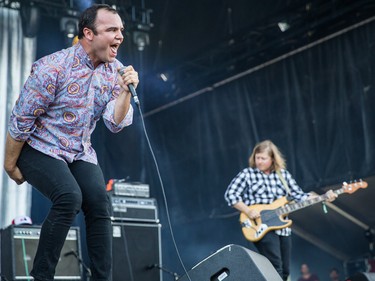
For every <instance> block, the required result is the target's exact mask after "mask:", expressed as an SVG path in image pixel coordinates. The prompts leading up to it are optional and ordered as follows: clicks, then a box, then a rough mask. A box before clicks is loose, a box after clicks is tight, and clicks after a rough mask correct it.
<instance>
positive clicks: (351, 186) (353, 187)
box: [342, 180, 368, 194]
mask: <svg viewBox="0 0 375 281" xmlns="http://www.w3.org/2000/svg"><path fill="white" fill-rule="evenodd" d="M367 186H368V184H367V182H365V181H362V180H359V181H354V182H352V183H346V182H344V183H343V184H342V190H343V192H345V193H349V194H352V193H354V192H356V191H357V190H358V189H359V188H366V187H367Z"/></svg>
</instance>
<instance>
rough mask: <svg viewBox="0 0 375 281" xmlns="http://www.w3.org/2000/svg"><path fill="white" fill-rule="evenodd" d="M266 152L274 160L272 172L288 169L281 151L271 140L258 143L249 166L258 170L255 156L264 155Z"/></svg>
mask: <svg viewBox="0 0 375 281" xmlns="http://www.w3.org/2000/svg"><path fill="white" fill-rule="evenodd" d="M263 152H266V153H267V154H268V156H270V157H271V158H272V166H271V170H272V171H279V170H281V169H285V168H286V163H285V158H284V156H283V155H282V153H281V152H280V150H279V149H278V148H277V146H276V145H275V144H274V143H273V142H272V141H270V140H265V141H262V142H260V143H258V144H257V145H256V146H255V147H254V149H253V153H252V154H251V156H250V158H249V166H250V167H251V168H256V164H255V155H256V154H257V153H263Z"/></svg>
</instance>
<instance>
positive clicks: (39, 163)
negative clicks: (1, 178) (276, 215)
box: [4, 4, 139, 281]
mask: <svg viewBox="0 0 375 281" xmlns="http://www.w3.org/2000/svg"><path fill="white" fill-rule="evenodd" d="M123 30H124V26H123V23H122V20H121V18H120V16H119V14H118V13H117V11H116V10H115V9H113V8H112V7H110V6H109V5H105V4H98V5H93V6H92V7H90V8H88V9H86V10H85V11H84V12H83V13H82V14H81V17H80V20H79V28H78V32H79V34H78V38H79V40H78V42H76V44H74V46H72V47H70V48H67V49H64V50H61V51H58V52H55V53H53V54H51V55H48V56H46V57H43V58H41V59H39V60H38V61H36V62H35V63H34V64H33V66H32V69H31V73H30V76H29V78H28V79H27V81H26V83H25V85H24V87H23V89H22V91H21V93H20V95H19V98H18V100H17V102H16V104H15V106H14V108H13V111H12V114H11V117H10V122H9V130H8V134H7V139H6V151H5V160H4V169H5V171H6V172H7V173H8V175H9V177H10V178H11V179H13V180H14V181H15V182H16V183H17V184H21V183H23V182H24V181H27V182H28V183H29V184H31V185H32V186H33V187H35V188H36V189H37V190H38V191H40V192H41V193H42V194H43V195H44V196H46V197H47V198H48V199H50V200H51V202H52V206H51V208H50V210H49V213H48V215H47V217H46V218H45V220H44V222H43V224H42V227H41V233H40V239H39V244H38V248H37V252H36V255H35V258H34V263H33V268H32V270H31V273H30V275H31V276H33V277H34V280H36V281H42V280H43V281H52V280H54V274H55V268H56V265H57V263H58V260H59V257H60V252H61V250H62V247H63V244H64V242H65V239H66V236H67V233H68V231H69V229H70V227H71V225H72V223H73V220H74V218H75V216H76V214H77V213H78V212H79V211H80V210H82V211H83V213H84V216H85V223H86V241H87V248H88V255H89V258H90V262H91V272H92V280H94V281H106V280H110V279H111V263H112V227H111V219H110V208H111V205H110V201H109V198H108V195H107V193H106V190H105V181H104V176H103V173H102V170H101V168H100V166H99V165H98V160H97V156H96V153H95V150H94V148H93V147H92V145H91V134H92V133H93V131H94V129H95V125H96V122H97V121H98V120H99V119H100V118H101V117H102V118H103V120H104V123H105V125H106V126H107V127H108V129H109V130H110V131H112V132H114V133H116V132H119V131H120V130H122V129H123V128H124V127H126V126H129V125H130V124H131V123H132V119H133V108H132V106H131V104H130V101H131V93H130V92H129V89H128V85H129V84H130V83H132V84H133V85H134V86H135V87H137V85H138V83H139V80H138V73H137V72H136V71H135V70H134V69H133V67H132V66H128V67H126V68H125V67H124V66H123V65H122V63H120V62H119V61H118V60H117V59H116V56H117V52H118V49H119V47H120V45H121V43H122V42H123V40H124V37H123V34H122V33H123ZM120 68H121V72H122V74H121V75H120V74H118V72H119V70H120Z"/></svg>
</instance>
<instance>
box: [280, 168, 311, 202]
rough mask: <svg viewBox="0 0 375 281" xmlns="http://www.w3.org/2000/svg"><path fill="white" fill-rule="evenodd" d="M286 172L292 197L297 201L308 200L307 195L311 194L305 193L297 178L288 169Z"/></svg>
mask: <svg viewBox="0 0 375 281" xmlns="http://www.w3.org/2000/svg"><path fill="white" fill-rule="evenodd" d="M284 173H285V174H284V176H285V179H286V182H287V183H288V186H289V188H290V193H291V194H290V195H291V196H292V198H293V199H294V200H295V201H297V202H301V201H304V200H306V199H307V197H309V194H308V193H305V192H304V191H303V190H302V189H301V187H299V185H298V184H297V182H296V181H295V179H294V178H293V177H292V175H291V174H290V173H289V172H288V171H286V170H284Z"/></svg>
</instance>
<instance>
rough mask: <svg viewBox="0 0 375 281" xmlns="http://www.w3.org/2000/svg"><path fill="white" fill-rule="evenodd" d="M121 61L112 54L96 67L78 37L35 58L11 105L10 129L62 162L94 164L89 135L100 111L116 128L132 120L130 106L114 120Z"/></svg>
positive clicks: (105, 119) (20, 139)
mask: <svg viewBox="0 0 375 281" xmlns="http://www.w3.org/2000/svg"><path fill="white" fill-rule="evenodd" d="M122 66H123V65H122V64H121V63H120V62H119V61H118V60H115V61H114V62H112V63H102V64H100V65H99V66H98V67H97V68H95V69H94V66H93V64H92V63H91V61H90V58H89V56H88V55H87V53H86V52H85V50H84V49H83V47H82V46H81V45H80V44H79V43H78V44H76V45H74V46H72V47H70V48H67V49H64V50H61V51H58V52H56V53H53V54H51V55H48V56H46V57H43V58H41V59H39V60H38V61H36V62H35V63H34V64H33V66H32V69H31V73H30V76H29V78H28V79H27V81H26V83H25V85H24V87H23V89H22V90H21V93H20V95H19V98H18V100H17V101H16V104H15V106H14V108H13V111H12V114H11V117H10V121H9V134H10V135H11V137H12V138H14V139H15V140H19V141H27V143H28V144H29V145H30V146H31V147H33V148H34V149H36V150H39V151H41V152H43V153H45V154H47V155H49V156H52V157H54V158H57V159H60V160H63V161H65V162H68V163H71V162H73V161H75V160H83V161H86V162H90V163H94V164H97V156H96V153H95V151H94V149H93V148H92V145H91V141H90V137H91V134H92V132H93V131H94V129H95V126H96V122H97V121H98V120H99V119H100V117H101V116H102V117H103V120H104V123H105V125H106V126H107V128H108V129H109V130H110V131H112V132H114V133H115V132H119V131H120V130H121V129H123V128H124V127H125V126H128V125H130V124H131V123H132V120H133V108H132V107H131V106H130V108H129V111H128V113H127V115H126V117H125V118H124V119H123V120H122V121H121V122H120V123H119V124H116V123H115V121H114V108H115V102H116V98H117V97H118V95H119V93H120V86H119V85H118V84H117V79H118V78H117V68H118V67H122Z"/></svg>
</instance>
